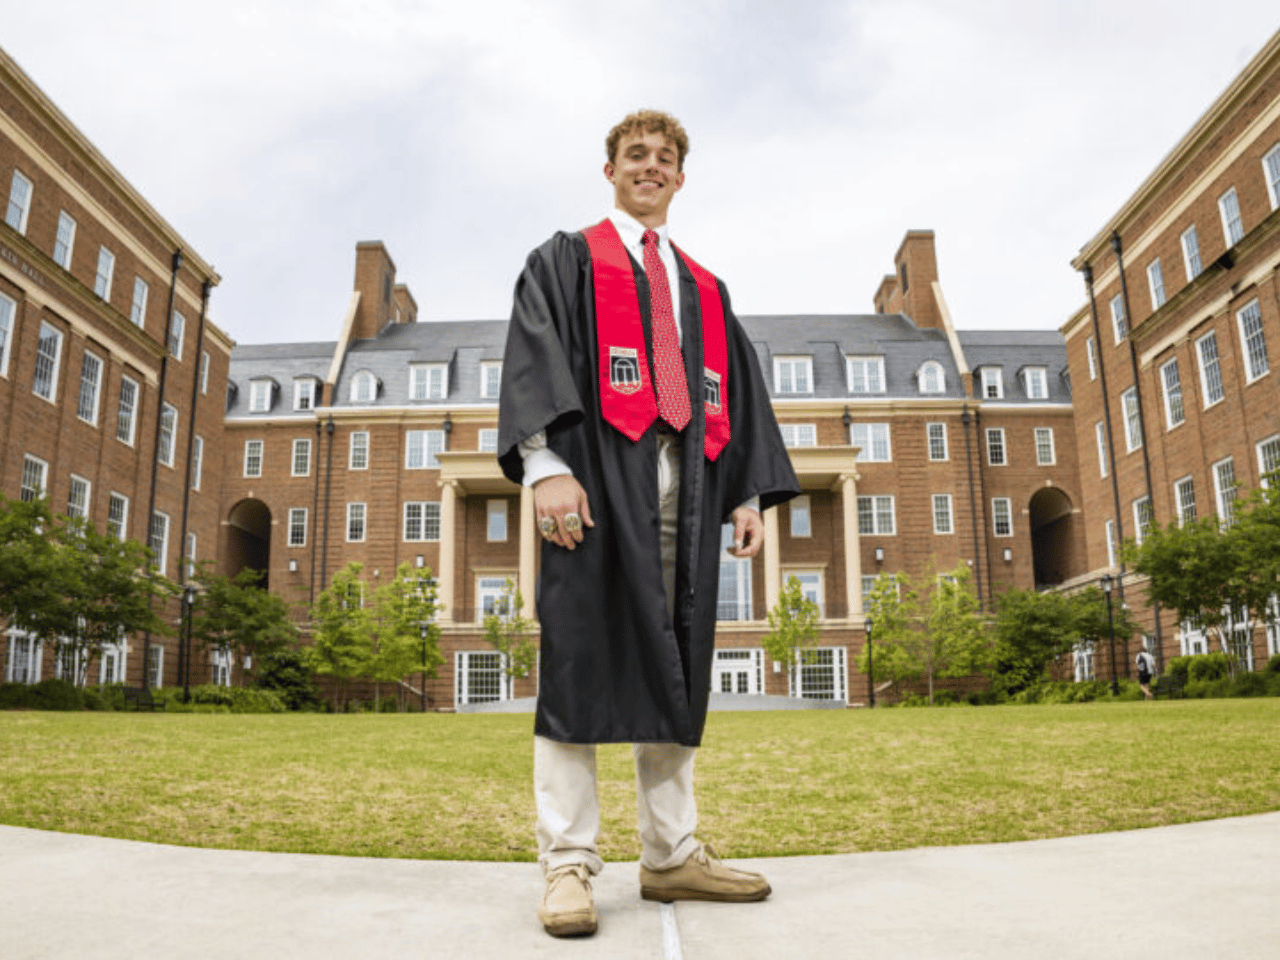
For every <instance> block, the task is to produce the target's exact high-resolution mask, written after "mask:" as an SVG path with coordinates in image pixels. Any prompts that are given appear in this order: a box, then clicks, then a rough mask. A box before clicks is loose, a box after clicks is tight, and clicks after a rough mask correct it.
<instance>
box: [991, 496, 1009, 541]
mask: <svg viewBox="0 0 1280 960" xmlns="http://www.w3.org/2000/svg"><path fill="white" fill-rule="evenodd" d="M991 525H992V529H993V530H994V532H995V535H996V536H997V537H1012V536H1013V501H1012V500H1010V499H1009V498H1008V497H992V498H991Z"/></svg>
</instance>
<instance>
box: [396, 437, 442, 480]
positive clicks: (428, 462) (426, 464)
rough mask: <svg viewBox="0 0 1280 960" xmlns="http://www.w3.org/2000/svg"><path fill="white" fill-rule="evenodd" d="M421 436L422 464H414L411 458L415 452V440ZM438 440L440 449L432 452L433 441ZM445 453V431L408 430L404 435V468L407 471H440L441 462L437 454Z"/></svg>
mask: <svg viewBox="0 0 1280 960" xmlns="http://www.w3.org/2000/svg"><path fill="white" fill-rule="evenodd" d="M419 435H420V436H421V442H422V463H420V464H414V463H412V462H411V460H410V457H411V456H412V454H413V452H414V446H415V438H416V437H418V436H419ZM433 439H434V440H436V441H437V442H438V443H439V445H440V449H439V450H437V451H432V449H431V447H432V440H433ZM443 452H444V431H443V430H406V431H405V434H404V468H405V469H406V470H438V469H440V461H439V460H438V459H437V458H436V454H438V453H443Z"/></svg>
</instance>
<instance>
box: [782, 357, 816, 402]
mask: <svg viewBox="0 0 1280 960" xmlns="http://www.w3.org/2000/svg"><path fill="white" fill-rule="evenodd" d="M773 392H774V393H777V394H793V393H812V392H813V358H812V357H774V358H773Z"/></svg>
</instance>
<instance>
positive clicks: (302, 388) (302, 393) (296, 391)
mask: <svg viewBox="0 0 1280 960" xmlns="http://www.w3.org/2000/svg"><path fill="white" fill-rule="evenodd" d="M205 356H208V354H205ZM303 397H306V399H307V405H306V406H305V407H304V406H303V405H302V398H303ZM315 408H316V381H315V378H314V377H295V378H294V381H293V409H294V410H300V411H304V412H309V411H312V410H314V409H315Z"/></svg>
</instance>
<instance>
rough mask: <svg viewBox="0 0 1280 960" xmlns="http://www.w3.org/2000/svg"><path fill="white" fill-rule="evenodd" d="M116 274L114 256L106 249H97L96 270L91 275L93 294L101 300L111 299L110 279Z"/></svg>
mask: <svg viewBox="0 0 1280 960" xmlns="http://www.w3.org/2000/svg"><path fill="white" fill-rule="evenodd" d="M115 273H116V255H115V254H114V253H112V252H111V251H110V250H108V249H107V248H106V247H99V248H98V269H97V272H95V273H94V275H93V292H94V293H96V294H97V295H98V296H99V297H101V298H102V299H103V300H110V299H111V279H112V277H114V276H115Z"/></svg>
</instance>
